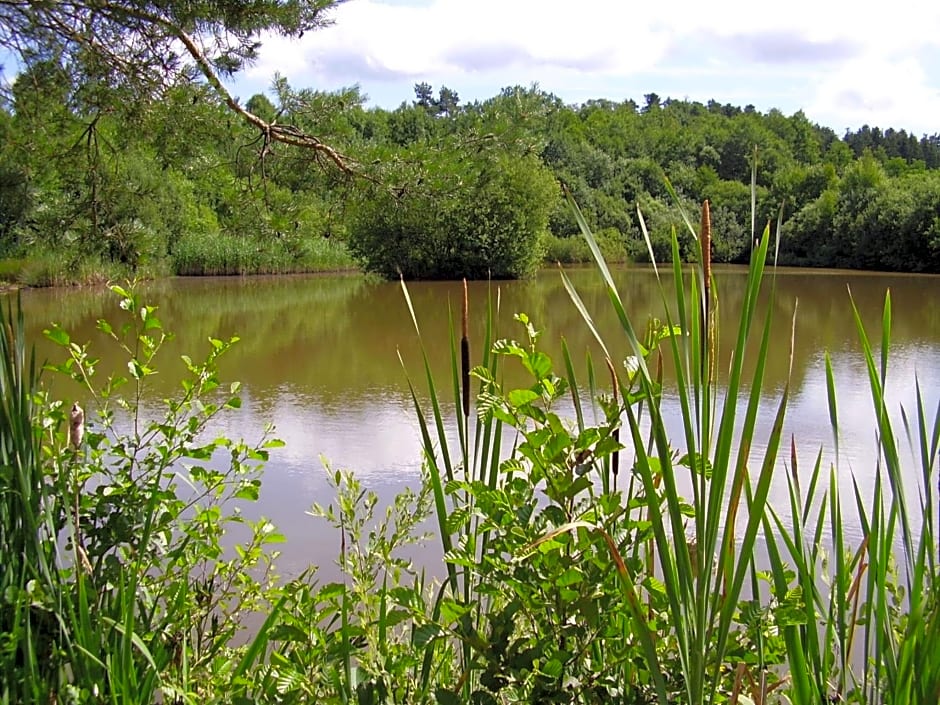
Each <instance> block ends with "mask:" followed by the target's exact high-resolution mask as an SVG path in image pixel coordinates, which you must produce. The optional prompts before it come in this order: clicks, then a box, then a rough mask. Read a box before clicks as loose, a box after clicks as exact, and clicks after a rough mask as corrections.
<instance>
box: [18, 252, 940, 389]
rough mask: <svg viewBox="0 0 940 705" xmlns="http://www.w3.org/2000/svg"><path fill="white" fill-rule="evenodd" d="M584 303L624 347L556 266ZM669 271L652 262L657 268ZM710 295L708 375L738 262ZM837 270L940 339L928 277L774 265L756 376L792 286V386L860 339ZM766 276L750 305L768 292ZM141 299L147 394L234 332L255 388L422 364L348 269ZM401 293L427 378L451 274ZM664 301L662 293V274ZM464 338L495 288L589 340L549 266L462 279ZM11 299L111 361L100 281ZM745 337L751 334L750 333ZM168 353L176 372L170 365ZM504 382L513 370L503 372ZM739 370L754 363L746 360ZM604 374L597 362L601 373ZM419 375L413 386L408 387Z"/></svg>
mask: <svg viewBox="0 0 940 705" xmlns="http://www.w3.org/2000/svg"><path fill="white" fill-rule="evenodd" d="M566 271H567V274H568V276H569V278H570V279H571V281H572V282H573V284H574V286H575V288H576V289H577V291H578V293H579V295H580V296H581V298H582V299H583V301H584V304H585V306H586V307H587V309H588V310H589V311H590V312H591V314H592V316H593V317H594V319H595V322H596V324H597V326H598V328H599V329H600V331H601V333H602V335H603V336H604V338H605V340H606V341H607V343H608V346H609V347H610V349H611V353H612V354H613V355H614V356H616V357H618V358H620V359H622V358H624V357H626V356H627V355H628V354H629V346H628V344H627V341H626V338H625V337H624V335H623V332H622V331H621V329H620V325H619V323H618V321H617V320H616V317H615V315H614V312H613V309H612V307H611V305H610V302H609V300H608V295H607V291H606V289H605V288H604V287H603V283H602V281H601V278H600V276H599V275H598V274H597V273H596V272H595V271H594V270H593V269H591V268H574V269H570V270H566ZM667 274H668V273H664V275H667ZM613 275H614V277H615V279H616V281H617V284H618V288H619V291H620V295H621V298H622V300H623V302H624V305H625V307H626V309H627V312H628V314H629V315H630V316H631V317H632V319H633V321H634V324H635V325H636V326H637V327H638V328H640V329H642V327H643V326H644V325H645V324H646V322H647V320H648V319H649V318H650V317H651V316H652V317H658V318H662V317H663V304H662V301H661V298H660V294H659V291H658V289H657V288H656V284H655V277H654V275H653V273H652V270H650V269H648V268H637V267H621V268H618V269H615V270H614V271H613ZM715 276H716V283H717V287H718V290H719V295H720V297H721V298H720V306H719V315H720V319H721V325H722V329H723V331H722V339H721V341H720V344H721V350H720V354H721V361H720V363H719V374H721V373H722V372H723V371H724V370H725V369H727V363H728V359H729V355H730V350H731V348H732V347H733V345H734V341H735V332H736V328H737V320H738V317H739V316H740V311H741V307H742V305H743V300H742V299H743V293H744V290H745V284H746V272H745V270H744V269H742V268H734V267H725V268H719V267H716V268H715ZM846 283H848V284H850V285H851V287H852V292H853V294H854V296H855V300H856V303H857V305H858V307H859V310H860V312H861V315H862V317H863V320H864V322H865V324H866V326H867V327H868V329H869V331H870V334H871V335H872V336H873V337H875V338H877V337H878V336H879V335H880V333H879V331H880V320H881V310H882V305H883V301H884V293H885V290H886V289H887V288H889V287H890V289H891V292H892V302H893V309H894V330H893V336H892V337H893V341H894V342H895V344H896V346H898V347H901V346H908V345H913V346H921V347H923V348H924V349H931V348H932V349H936V348H937V346H938V345H940V297H938V296H937V295H936V294H935V293H933V292H935V291H937V290H938V289H940V286H938V284H940V280H938V278H937V277H923V276H903V275H873V274H856V273H852V272H820V271H813V270H788V269H784V270H780V271H779V273H778V276H777V288H776V292H775V295H774V298H773V306H774V310H773V315H774V339H773V340H772V346H771V352H770V355H769V358H768V360H767V369H766V372H765V387H766V389H767V390H768V391H770V390H773V389H779V388H781V387H782V385H783V382H784V380H785V378H786V374H787V369H788V366H789V347H790V323H791V319H792V315H793V310H794V305H795V301H796V299H797V298H798V299H799V311H798V314H797V327H796V355H795V359H794V367H793V381H794V384H795V385H796V386H795V388H796V389H799V388H800V385H801V384H802V383H803V380H804V378H805V376H806V374H807V370H808V367H809V366H811V365H817V364H819V359H820V356H821V353H822V351H823V350H825V349H828V350H830V351H832V352H833V353H836V352H839V351H845V352H847V353H849V354H855V353H856V352H857V350H858V344H857V340H856V333H855V325H854V321H853V318H852V314H851V308H850V305H849V298H848V293H847V291H846ZM770 284H771V280H770V277H769V276H768V279H767V281H766V285H765V291H764V295H763V296H762V299H761V302H760V305H759V307H758V312H757V315H758V316H763V315H764V314H765V312H766V305H767V302H768V301H769V299H770ZM142 286H143V287H144V290H145V292H146V293H145V295H144V298H145V300H147V301H150V302H152V303H154V304H155V305H158V306H159V307H160V308H159V316H160V317H161V319H162V320H163V323H164V325H165V327H166V329H167V330H170V331H173V332H174V333H175V334H176V338H175V340H173V341H172V342H171V343H169V344H168V346H167V349H166V350H165V352H164V356H163V360H164V363H163V364H164V367H163V374H162V375H161V376H160V377H159V379H155V380H154V381H153V384H154V393H161V394H166V393H168V392H169V391H171V390H172V388H173V386H174V385H175V377H174V376H175V375H177V374H178V372H179V373H181V372H182V365H181V364H180V363H179V362H178V360H179V356H180V355H181V354H184V353H185V354H189V355H191V356H193V357H199V356H200V354H201V351H205V350H206V348H207V345H208V343H207V342H206V341H207V338H208V337H210V336H215V337H229V336H232V335H238V336H239V337H240V338H241V341H240V342H239V343H238V344H237V345H236V346H235V347H234V349H233V350H232V351H231V353H229V354H228V355H227V356H226V359H225V360H224V362H223V368H222V371H223V375H224V377H225V379H239V380H241V381H242V382H243V383H244V384H245V385H246V386H248V387H250V388H251V393H252V395H253V396H254V397H255V398H264V396H265V394H266V393H269V392H271V391H274V390H277V389H280V388H285V387H289V388H291V389H292V390H293V391H295V392H299V393H303V394H308V395H312V396H314V397H316V398H318V399H320V400H321V401H322V402H323V403H330V404H334V403H335V404H341V403H344V402H350V401H352V400H353V399H359V398H366V397H369V396H373V395H375V394H394V395H404V394H405V393H406V390H405V384H404V375H403V373H402V371H401V369H400V366H399V364H398V358H397V354H396V351H399V350H400V352H401V355H402V358H403V359H404V360H405V362H406V364H407V365H408V368H409V371H410V372H411V374H412V375H413V376H415V378H416V379H421V378H422V377H423V371H422V367H421V365H422V357H421V351H420V347H419V343H418V340H417V337H416V335H415V333H414V327H413V325H412V322H411V317H410V314H409V313H408V309H407V306H406V304H405V300H404V296H403V295H402V292H401V287H400V285H399V284H397V283H387V282H373V281H369V280H367V279H364V278H362V277H358V276H313V277H311V276H288V277H249V278H234V277H233V278H208V279H173V280H163V281H159V282H151V283H146V284H144V285H142ZM409 292H410V295H411V298H412V301H413V304H414V308H415V312H416V315H417V317H418V321H419V324H420V325H421V330H422V336H423V340H424V344H425V347H426V349H427V351H428V354H429V356H430V362H431V366H432V370H433V371H434V374H435V378H436V379H437V380H438V382H439V383H444V382H445V381H446V382H447V383H449V380H450V348H449V342H448V341H449V335H450V332H449V331H450V326H451V320H453V323H454V325H455V327H456V326H459V320H458V319H459V310H460V302H461V292H462V287H461V284H460V283H459V282H415V283H412V284H409ZM666 292H667V300H668V301H669V305H670V306H674V305H675V303H674V300H675V292H674V291H673V290H672V288H671V280H670V281H669V282H668V283H667V286H666ZM469 293H470V299H471V301H470V313H471V326H472V330H471V345H472V358H473V364H477V363H478V362H479V360H480V356H481V353H482V351H481V346H482V340H483V333H484V322H485V318H486V308H487V305H488V304H487V302H488V300H492V301H493V303H494V305H495V302H496V300H497V298H498V299H499V301H500V314H499V318H498V321H497V331H498V335H499V336H502V337H514V338H517V339H518V338H520V337H521V336H522V331H521V329H520V328H519V326H518V324H516V323H514V322H513V320H512V317H513V315H514V314H516V313H519V312H524V313H526V314H528V316H529V317H530V319H531V320H532V321H533V322H534V323H535V325H536V326H537V327H538V328H539V329H542V330H543V331H544V332H543V335H542V339H541V340H540V346H541V347H542V348H543V349H544V350H545V351H546V352H547V353H548V354H550V355H551V356H552V358H553V360H554V362H555V366H556V369H557V370H561V369H563V361H562V354H561V339H562V337H563V336H564V338H565V340H566V341H567V345H568V348H569V350H570V351H571V354H572V358H573V361H574V363H575V365H576V369H577V371H578V375H579V379H586V377H585V376H584V374H585V370H586V365H585V363H584V362H583V361H584V359H585V353H586V351H590V352H591V355H592V356H593V358H594V360H595V365H596V366H598V365H600V363H601V355H600V350H599V348H598V346H597V344H596V342H595V341H594V339H593V337H592V336H591V334H590V332H589V331H588V329H587V326H586V325H585V324H584V322H583V321H582V319H581V316H580V314H579V313H578V311H577V309H576V308H575V306H574V305H573V303H572V302H571V300H570V298H569V296H568V293H567V292H566V291H565V288H564V286H563V283H562V279H561V276H560V274H559V272H558V271H557V270H555V269H547V270H544V271H542V272H541V273H540V274H539V275H538V276H537V277H535V278H533V279H531V280H527V281H509V282H494V283H492V284H490V283H487V282H471V283H470V285H469ZM23 303H24V307H25V309H26V314H27V317H28V320H29V321H30V331H31V335H32V336H33V338H34V339H35V340H37V343H38V349H39V352H40V357H44V356H45V357H49V358H50V359H53V360H58V359H60V358H61V356H62V353H61V351H57V350H55V349H54V348H53V347H52V346H50V345H48V344H46V343H44V342H43V341H42V334H41V331H42V328H44V327H47V326H48V325H49V323H50V322H51V321H57V322H59V323H61V324H62V325H63V327H64V328H65V329H66V330H68V331H69V332H70V333H71V334H72V337H73V339H74V340H76V341H78V342H87V341H93V345H94V347H93V352H94V353H95V354H96V355H99V356H102V357H103V361H102V370H103V371H104V370H109V369H119V368H120V367H121V365H123V361H121V360H120V359H119V358H118V356H117V355H116V351H115V350H114V348H113V346H112V345H103V344H101V342H102V341H103V338H102V336H101V335H100V334H99V333H98V332H97V331H96V330H95V322H96V320H97V319H98V318H100V317H102V316H106V317H108V318H109V319H111V320H116V319H117V318H118V314H119V313H120V311H118V309H117V299H116V297H114V296H113V295H112V294H110V292H107V291H105V290H103V289H68V290H47V291H27V292H24V293H23ZM752 343H753V345H754V350H755V351H756V346H757V344H758V343H759V341H758V340H754V341H752ZM174 366H177V368H178V372H176V371H175V370H174ZM507 372H508V373H509V374H510V377H509V382H510V383H514V382H515V381H516V380H517V379H518V381H519V382H522V381H524V379H523V378H522V377H521V376H519V377H515V376H513V375H512V368H511V367H510V368H508V369H507ZM745 375H746V377H745V379H746V380H747V381H749V380H750V377H751V376H752V375H753V368H752V367H746V369H745ZM600 381H601V382H602V383H604V384H605V385H606V375H603V376H601V377H600ZM420 386H422V385H419V387H420Z"/></svg>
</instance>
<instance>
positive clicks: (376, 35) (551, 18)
mask: <svg viewBox="0 0 940 705" xmlns="http://www.w3.org/2000/svg"><path fill="white" fill-rule="evenodd" d="M334 19H335V25H334V26H332V27H330V28H328V29H325V30H321V31H319V32H315V33H311V34H309V35H307V36H306V37H304V39H303V40H301V41H300V42H298V43H293V44H291V43H286V42H284V41H283V40H277V39H269V40H268V41H266V42H265V45H264V48H263V50H262V56H261V61H260V62H259V63H258V65H257V66H255V67H254V68H252V69H251V70H250V71H249V72H248V73H247V79H248V80H249V81H251V82H253V83H254V84H255V86H258V85H265V84H266V83H267V82H268V81H269V80H270V78H271V76H272V75H273V74H274V73H275V72H280V73H282V74H284V75H286V76H287V77H288V79H289V80H290V81H291V83H292V84H294V85H297V86H301V87H307V86H313V87H321V88H325V89H331V88H337V87H339V86H341V85H349V84H352V83H360V84H361V85H362V86H363V88H364V89H365V91H366V92H367V93H372V94H375V93H377V92H383V91H384V90H385V89H386V88H390V87H391V86H392V85H394V86H395V87H396V90H397V91H399V93H398V94H397V95H398V98H397V100H399V101H400V100H407V99H409V98H410V97H411V94H410V90H409V87H410V84H412V83H414V82H416V81H421V80H428V81H429V82H431V83H432V84H435V85H439V84H441V83H446V84H447V85H449V86H452V87H453V88H456V89H457V90H458V91H462V90H464V89H465V88H466V87H468V86H472V87H473V88H474V90H479V91H485V92H484V94H483V95H482V96H479V97H488V96H491V95H494V94H495V93H496V92H497V91H498V90H499V89H500V88H501V87H502V86H505V85H511V84H514V83H530V82H539V83H540V84H542V85H543V87H546V88H547V89H548V90H553V91H556V92H564V91H568V92H571V93H575V92H576V93H577V95H578V96H583V95H585V94H586V93H590V91H591V89H592V87H594V88H595V89H596V93H595V94H594V95H593V96H592V97H598V98H602V97H607V98H614V99H622V98H623V97H625V96H627V95H631V94H633V97H636V98H639V97H640V95H641V94H642V93H644V92H649V91H655V92H658V93H660V94H661V95H664V96H665V95H674V96H675V97H683V96H684V95H689V94H696V95H700V94H701V93H702V86H703V85H705V86H707V89H714V88H715V87H719V92H718V93H717V94H716V95H715V98H716V99H718V100H722V99H723V96H725V95H732V96H734V95H740V94H741V93H742V92H744V93H747V92H749V91H752V90H753V91H755V92H756V93H759V94H760V96H759V97H758V96H755V99H754V100H749V101H746V102H753V103H755V104H763V103H766V101H768V100H769V101H770V104H769V105H767V107H772V106H773V107H779V108H781V109H782V110H784V112H793V111H795V110H798V109H804V110H806V111H807V114H808V115H809V116H810V118H811V119H814V120H816V121H819V122H823V121H825V124H830V126H832V127H833V128H835V129H842V128H843V127H847V126H852V127H857V126H859V125H861V124H862V123H864V122H868V123H869V124H876V123H883V124H885V125H887V124H888V122H891V123H892V124H896V125H898V126H907V127H908V129H915V131H917V130H919V131H924V132H931V133H932V132H937V131H940V124H937V123H931V121H932V120H935V118H934V116H936V115H940V111H938V110H937V100H938V98H937V93H938V91H940V83H938V80H940V65H930V64H928V63H927V58H926V57H929V56H931V55H933V56H934V57H935V63H937V62H938V61H940V59H938V58H937V57H940V3H936V2H922V1H921V0H914V1H912V0H902V1H901V2H898V3H894V4H892V5H891V6H888V7H885V6H879V7H878V8H875V7H870V6H856V7H847V6H845V5H844V4H842V3H834V2H824V1H823V2H820V0H791V2H789V3H788V4H787V6H786V8H785V9H784V11H780V12H767V11H766V10H765V9H764V8H761V7H757V6H755V5H753V3H741V2H727V1H726V2H721V1H720V0H719V1H716V2H712V3H708V4H702V3H701V2H698V0H673V2H670V3H665V2H652V3H625V2H622V1H621V0H582V1H581V2H580V3H578V4H577V5H572V4H571V3H570V2H562V1H561V0H474V1H470V0H430V1H429V2H428V1H425V2H424V3H423V4H422V5H420V6H418V5H414V4H409V3H408V2H407V1H406V2H400V1H399V2H396V3H394V4H390V0H385V1H384V2H383V1H382V0H349V2H346V3H344V4H343V5H340V6H339V7H338V8H337V10H336V11H335V14H334ZM755 74H763V75H764V77H765V81H764V84H763V85H759V83H758V81H757V80H756V78H755ZM683 76H684V77H685V82H684V84H680V80H681V78H682V77H683ZM663 77H668V80H663ZM659 83H662V84H663V85H665V86H669V87H670V89H672V87H674V86H677V85H679V86H680V88H679V90H677V91H674V93H672V94H670V93H668V92H667V91H666V90H665V89H663V88H662V87H661V86H660V85H659ZM487 87H488V91H487ZM775 93H776V95H779V96H780V98H779V101H776V102H775V100H774V95H775ZM561 97H562V98H567V96H566V95H564V94H562V96H561ZM761 98H763V100H762V99H761ZM388 102H389V101H385V103H388ZM394 102H397V101H394ZM778 103H779V104H778ZM865 105H867V106H868V107H864V106H865ZM859 120H861V122H859ZM843 123H844V124H843Z"/></svg>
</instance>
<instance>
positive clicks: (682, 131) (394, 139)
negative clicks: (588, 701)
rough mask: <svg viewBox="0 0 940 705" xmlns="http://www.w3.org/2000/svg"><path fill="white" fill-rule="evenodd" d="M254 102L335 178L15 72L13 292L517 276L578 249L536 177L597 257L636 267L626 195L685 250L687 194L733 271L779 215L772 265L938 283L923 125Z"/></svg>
mask: <svg viewBox="0 0 940 705" xmlns="http://www.w3.org/2000/svg"><path fill="white" fill-rule="evenodd" d="M271 96H272V97H271V98H268V97H266V96H262V95H256V96H253V97H252V98H251V99H250V100H248V101H247V103H246V107H247V108H248V109H249V110H251V111H252V112H253V113H254V114H256V115H258V116H260V117H262V118H263V119H264V120H265V121H268V122H271V123H274V124H278V125H288V126H290V127H291V129H293V128H295V127H296V128H297V130H298V131H303V132H305V133H310V134H317V135H318V136H320V137H322V139H324V140H325V141H327V142H329V143H330V144H331V145H334V146H336V147H338V149H339V150H340V151H341V153H342V157H343V159H344V160H345V163H346V164H347V165H348V166H349V167H350V169H349V170H348V171H345V170H343V169H340V168H338V167H337V165H336V164H335V163H333V162H332V161H330V160H329V159H325V158H324V156H323V154H322V153H321V152H316V151H310V150H301V149H296V148H292V147H291V146H290V145H286V144H284V143H283V142H276V141H274V140H269V139H266V138H265V136H264V134H261V135H259V134H258V132H257V131H256V130H252V129H251V128H250V127H249V126H246V125H245V123H244V122H243V121H240V120H238V119H237V118H235V117H233V116H232V114H231V112H230V111H229V110H228V109H227V108H226V107H225V106H224V105H222V104H221V103H220V102H219V100H218V99H217V98H216V97H215V94H214V93H212V92H211V91H210V90H208V89H207V88H206V87H205V86H204V85H201V84H199V83H183V84H180V85H177V86H176V87H175V88H173V89H172V90H171V91H169V92H168V93H165V94H162V95H161V96H160V97H159V99H154V100H152V101H144V102H141V101H140V100H135V101H122V100H121V99H120V95H119V92H118V93H116V92H115V91H114V90H106V89H102V88H101V87H96V85H94V84H89V85H85V86H81V87H78V88H76V87H75V86H74V85H71V84H70V83H69V79H68V76H67V75H66V74H65V73H64V72H63V71H62V70H61V69H59V68H58V67H57V66H56V65H55V64H52V63H42V62H38V63H35V64H33V65H32V66H31V67H30V69H29V70H28V71H27V72H25V73H23V74H21V75H20V76H19V77H18V78H17V80H16V81H15V83H14V84H13V86H12V89H11V91H10V92H9V96H8V99H7V101H6V103H5V104H4V105H3V109H2V110H0V140H2V141H0V258H6V259H7V260H8V261H9V260H14V261H17V262H19V276H20V278H21V279H23V280H25V281H28V282H34V283H41V282H56V281H62V280H68V279H75V278H78V279H81V278H86V279H87V278H91V277H94V276H102V277H104V276H113V273H114V272H115V271H126V270H135V271H141V270H143V272H144V273H146V274H156V275H160V274H165V273H181V274H202V273H245V272H283V271H305V270H311V269H325V268H340V267H348V266H353V265H354V263H359V264H360V265H361V266H363V267H364V268H365V269H367V270H372V271H376V272H379V273H381V274H383V275H386V276H397V275H398V274H399V273H401V274H404V275H405V276H408V277H415V278H420V277H448V278H449V277H461V276H470V277H481V276H499V277H515V276H524V275H526V274H528V273H530V272H531V271H532V270H533V269H534V268H535V267H536V266H538V265H539V264H541V263H542V262H543V261H545V260H550V261H554V260H564V261H575V260H579V259H584V258H586V257H587V253H586V251H585V248H584V245H583V244H582V242H581V240H580V238H579V237H578V236H577V233H578V229H577V226H576V223H575V221H574V219H573V216H572V214H571V210H570V208H569V207H568V205H567V204H566V203H565V202H564V199H563V198H561V189H560V188H558V183H559V182H560V183H561V184H563V185H564V186H565V187H566V188H567V189H568V190H569V191H570V192H571V194H572V195H573V197H574V199H575V200H576V201H577V203H578V204H579V206H580V208H581V209H582V211H583V212H584V214H585V217H586V218H587V220H588V223H589V224H590V225H591V227H592V228H593V229H594V230H595V232H596V233H597V234H598V239H599V241H600V243H601V246H602V247H603V249H604V251H605V253H606V254H607V255H608V256H609V257H611V258H612V259H632V260H644V259H648V257H649V254H648V248H647V245H646V242H645V239H644V238H643V235H642V230H641V223H640V219H639V216H638V213H637V211H638V208H639V211H640V212H642V214H643V219H644V223H645V226H646V228H647V229H648V232H649V235H650V239H651V243H652V247H653V251H654V253H655V256H656V257H657V258H662V259H668V258H669V256H670V254H671V250H670V245H669V242H670V237H671V232H672V229H673V228H674V227H675V228H676V229H677V231H678V232H679V233H680V237H681V247H682V250H683V252H682V254H683V256H686V257H691V256H692V247H691V242H690V238H689V237H687V236H686V234H685V229H684V227H683V225H682V218H681V212H680V209H681V208H682V207H685V208H687V209H688V211H689V212H694V211H695V210H696V208H697V204H699V203H700V202H701V201H702V200H704V199H709V201H710V202H711V206H712V221H713V226H714V227H713V231H714V233H715V240H714V259H715V260H716V261H723V262H741V261H744V260H746V258H747V257H748V254H749V252H750V243H751V241H752V231H753V230H754V229H757V230H762V229H763V226H764V224H765V223H766V222H768V221H771V222H776V221H777V220H778V218H781V217H782V223H783V228H782V231H781V236H782V237H781V244H780V261H781V262H782V263H785V264H795V265H806V266H834V267H849V268H866V269H889V270H898V271H914V272H940V135H937V134H935V135H933V136H921V137H917V136H915V135H911V134H908V133H906V132H905V131H903V130H893V129H886V130H884V131H882V130H880V129H879V128H869V127H867V126H866V127H863V128H862V129H861V130H859V131H857V132H848V133H846V134H845V135H843V136H842V137H839V136H838V135H837V134H836V133H835V132H833V131H832V130H831V129H828V128H825V127H821V126H819V125H816V124H814V123H812V122H811V121H810V120H809V118H808V117H807V116H806V115H804V114H803V113H802V112H797V113H795V114H794V115H791V116H786V115H784V114H783V113H781V112H780V111H777V110H771V111H770V112H768V113H761V112H759V111H757V110H755V109H754V108H753V107H752V106H747V107H745V108H739V107H735V106H731V105H727V104H725V105H722V104H719V103H717V102H715V101H710V102H709V103H708V104H702V103H698V102H692V101H686V100H671V99H665V100H661V99H660V98H659V97H658V96H657V95H655V94H649V95H647V96H645V99H644V103H643V104H642V105H640V104H637V103H636V102H634V101H632V100H627V101H624V102H611V101H606V100H597V101H589V102H587V103H585V104H583V105H566V104H564V103H563V102H562V101H561V100H560V99H559V98H557V97H556V96H553V95H551V94H548V93H546V92H543V91H541V90H539V89H538V88H537V87H529V88H521V87H513V88H506V89H504V90H503V91H501V92H500V94H499V95H497V96H494V97H493V98H491V99H488V100H486V101H476V102H473V103H467V104H461V103H460V100H459V96H458V94H457V92H456V91H454V90H452V89H449V88H447V87H441V88H440V89H438V90H437V91H435V90H434V88H433V87H432V86H430V85H428V84H418V85H417V86H416V87H415V99H414V100H411V101H406V102H403V103H402V104H401V105H400V106H399V107H398V108H397V109H395V110H385V109H378V108H367V107H366V106H365V97H364V96H363V95H362V94H361V93H360V92H359V91H358V90H357V89H355V88H352V89H343V90H341V91H337V92H332V93H324V92H319V91H313V90H308V89H303V90H297V89H294V88H292V87H291V86H289V85H288V84H287V82H286V81H285V80H283V79H276V80H275V82H274V85H273V90H272V91H271ZM752 174H756V181H755V183H754V184H753V187H752V183H751V181H752ZM667 178H668V181H669V183H670V184H671V185H672V187H673V189H674V191H675V193H676V194H677V195H678V197H679V198H678V203H677V202H676V199H674V198H673V197H672V196H671V195H670V194H669V189H668V187H667V181H666V180H667ZM752 196H754V203H753V207H752ZM752 218H753V220H752ZM350 254H351V255H353V256H354V257H355V260H354V259H353V258H352V257H351V256H350Z"/></svg>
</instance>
